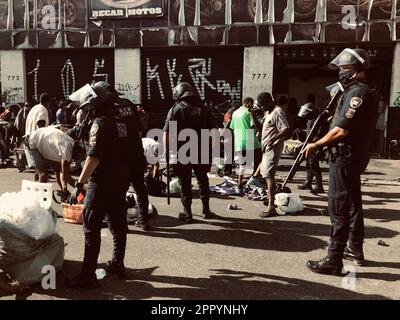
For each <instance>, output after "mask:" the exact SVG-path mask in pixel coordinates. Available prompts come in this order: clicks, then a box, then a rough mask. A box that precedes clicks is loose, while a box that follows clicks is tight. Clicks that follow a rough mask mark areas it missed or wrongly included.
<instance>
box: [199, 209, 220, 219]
mask: <svg viewBox="0 0 400 320" xmlns="http://www.w3.org/2000/svg"><path fill="white" fill-rule="evenodd" d="M217 218H218V216H217V215H216V214H215V213H214V212H211V211H210V210H208V211H204V210H203V219H206V220H209V219H217Z"/></svg>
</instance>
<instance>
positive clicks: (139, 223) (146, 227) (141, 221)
mask: <svg viewBox="0 0 400 320" xmlns="http://www.w3.org/2000/svg"><path fill="white" fill-rule="evenodd" d="M135 226H136V227H139V228H140V229H142V230H143V231H149V230H150V225H149V222H148V221H147V220H145V219H143V218H138V219H137V220H136V221H135Z"/></svg>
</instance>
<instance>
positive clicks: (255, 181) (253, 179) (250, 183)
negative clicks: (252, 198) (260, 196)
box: [247, 177, 264, 188]
mask: <svg viewBox="0 0 400 320" xmlns="http://www.w3.org/2000/svg"><path fill="white" fill-rule="evenodd" d="M247 185H248V186H255V187H256V188H264V186H263V185H262V183H261V182H260V180H258V179H257V178H256V177H250V179H249V181H247Z"/></svg>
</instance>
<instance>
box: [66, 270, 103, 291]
mask: <svg viewBox="0 0 400 320" xmlns="http://www.w3.org/2000/svg"><path fill="white" fill-rule="evenodd" d="M65 286H66V287H67V288H69V289H97V288H98V287H99V281H98V280H97V277H96V274H92V275H88V274H84V273H83V272H80V273H78V274H77V275H76V276H75V277H73V278H71V279H67V280H66V282H65Z"/></svg>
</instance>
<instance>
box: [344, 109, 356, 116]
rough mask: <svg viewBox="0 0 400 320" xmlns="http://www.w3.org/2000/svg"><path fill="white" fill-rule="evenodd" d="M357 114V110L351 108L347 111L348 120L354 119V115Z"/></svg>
mask: <svg viewBox="0 0 400 320" xmlns="http://www.w3.org/2000/svg"><path fill="white" fill-rule="evenodd" d="M355 113H356V110H355V109H352V108H350V109H349V110H347V112H346V118H348V119H352V118H353V117H354V114H355Z"/></svg>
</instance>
